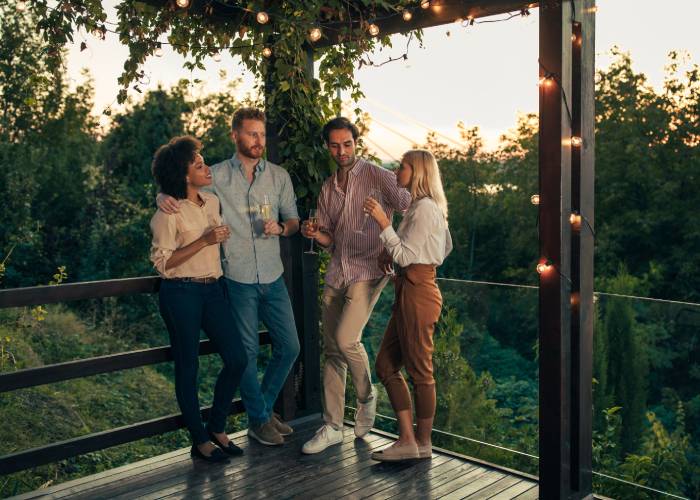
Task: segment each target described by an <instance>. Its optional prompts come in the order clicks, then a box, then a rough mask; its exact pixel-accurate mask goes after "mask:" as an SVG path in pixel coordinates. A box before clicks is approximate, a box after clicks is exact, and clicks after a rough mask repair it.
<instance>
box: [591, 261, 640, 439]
mask: <svg viewBox="0 0 700 500" xmlns="http://www.w3.org/2000/svg"><path fill="white" fill-rule="evenodd" d="M606 285H607V286H606V289H607V290H609V291H610V292H611V293H617V294H625V295H634V294H635V293H636V292H639V291H641V288H640V285H639V280H638V279H635V278H634V277H632V276H630V275H629V274H628V273H627V271H626V269H624V267H623V268H622V269H620V271H619V274H618V276H616V277H614V278H611V279H610V280H607V281H606ZM604 301H605V307H604V312H603V314H602V315H601V318H600V322H599V323H598V324H597V328H596V331H595V336H596V348H597V349H599V351H596V352H595V358H596V367H597V368H599V369H600V372H598V373H595V372H594V377H595V378H596V380H597V381H598V384H597V385H596V388H595V403H594V407H595V408H608V407H610V406H612V405H613V404H615V405H619V406H621V407H622V408H621V411H620V416H621V420H622V433H621V444H622V450H623V451H632V450H636V449H637V447H638V444H639V439H640V436H641V434H642V427H643V425H644V422H643V419H644V410H645V408H646V403H647V381H648V377H649V362H648V354H647V353H648V350H647V339H646V337H645V335H644V330H643V329H640V328H639V327H638V323H637V320H636V313H635V310H634V307H633V305H634V304H633V302H632V301H630V300H628V299H624V298H617V297H605V298H604ZM600 302H601V301H600V300H599V304H600Z"/></svg>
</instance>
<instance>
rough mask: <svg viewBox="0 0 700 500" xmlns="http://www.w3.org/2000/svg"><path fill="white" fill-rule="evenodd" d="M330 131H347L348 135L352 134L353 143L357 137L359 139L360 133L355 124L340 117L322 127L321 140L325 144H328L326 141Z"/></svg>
mask: <svg viewBox="0 0 700 500" xmlns="http://www.w3.org/2000/svg"><path fill="white" fill-rule="evenodd" d="M331 130H349V131H350V133H352V138H353V140H355V141H356V140H357V138H358V137H360V131H359V130H358V128H357V127H356V126H355V124H354V123H353V122H351V121H350V120H348V119H347V118H344V117H342V116H338V117H337V118H333V119H332V120H331V121H329V122H328V123H326V124H325V125H324V126H323V140H324V141H326V143H328V140H329V139H330V135H331Z"/></svg>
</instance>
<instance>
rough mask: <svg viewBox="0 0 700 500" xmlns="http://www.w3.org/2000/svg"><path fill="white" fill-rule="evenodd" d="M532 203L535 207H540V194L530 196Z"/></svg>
mask: <svg viewBox="0 0 700 500" xmlns="http://www.w3.org/2000/svg"><path fill="white" fill-rule="evenodd" d="M530 203H532V204H533V205H539V204H540V195H539V194H533V195H532V196H530Z"/></svg>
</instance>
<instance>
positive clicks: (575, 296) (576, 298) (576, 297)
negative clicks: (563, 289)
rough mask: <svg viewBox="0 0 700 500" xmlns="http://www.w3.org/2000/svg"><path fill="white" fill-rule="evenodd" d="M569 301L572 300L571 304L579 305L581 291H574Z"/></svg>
mask: <svg viewBox="0 0 700 500" xmlns="http://www.w3.org/2000/svg"><path fill="white" fill-rule="evenodd" d="M569 301H570V302H571V305H572V306H573V307H576V306H578V303H579V301H580V295H579V293H578V292H572V294H571V298H570V299H569Z"/></svg>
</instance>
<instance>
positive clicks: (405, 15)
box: [401, 10, 413, 21]
mask: <svg viewBox="0 0 700 500" xmlns="http://www.w3.org/2000/svg"><path fill="white" fill-rule="evenodd" d="M401 17H403V20H404V21H410V20H411V19H413V14H411V11H410V10H404V11H403V13H402V14H401Z"/></svg>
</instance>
